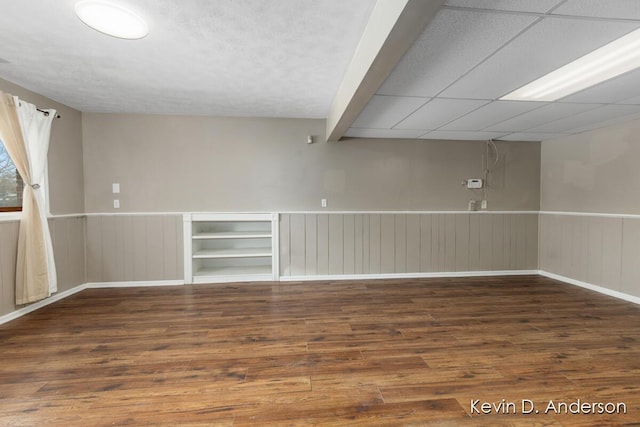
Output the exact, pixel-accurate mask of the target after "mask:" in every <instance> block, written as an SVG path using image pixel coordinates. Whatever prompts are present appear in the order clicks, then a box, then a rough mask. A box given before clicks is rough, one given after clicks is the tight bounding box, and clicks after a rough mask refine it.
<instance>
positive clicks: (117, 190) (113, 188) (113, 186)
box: [111, 182, 120, 194]
mask: <svg viewBox="0 0 640 427" xmlns="http://www.w3.org/2000/svg"><path fill="white" fill-rule="evenodd" d="M111 192H112V193H113V194H118V193H120V184H119V183H117V182H114V183H113V184H111Z"/></svg>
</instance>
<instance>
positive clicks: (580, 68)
mask: <svg viewBox="0 0 640 427" xmlns="http://www.w3.org/2000/svg"><path fill="white" fill-rule="evenodd" d="M638 67H640V29H639V30H635V31H633V32H631V33H629V34H627V35H626V36H623V37H621V38H619V39H617V40H614V41H612V42H611V43H609V44H606V45H604V46H602V47H601V48H599V49H596V50H594V51H593V52H591V53H588V54H586V55H585V56H583V57H581V58H578V59H576V60H575V61H573V62H570V63H568V64H567V65H565V66H563V67H560V68H558V69H557V70H555V71H552V72H550V73H549V74H547V75H545V76H543V77H540V78H539V79H538V80H534V81H532V82H531V83H529V84H527V85H525V86H523V87H521V88H520V89H517V90H515V91H513V92H511V93H509V94H507V95H505V96H503V97H502V98H500V99H503V100H513V101H555V100H556V99H560V98H564V97H565V96H567V95H570V94H572V93H575V92H578V91H580V90H582V89H585V88H588V87H589V86H593V85H595V84H597V83H600V82H603V81H605V80H608V79H611V78H613V77H616V76H619V75H620V74H623V73H626V72H627V71H631V70H633V69H635V68H638Z"/></svg>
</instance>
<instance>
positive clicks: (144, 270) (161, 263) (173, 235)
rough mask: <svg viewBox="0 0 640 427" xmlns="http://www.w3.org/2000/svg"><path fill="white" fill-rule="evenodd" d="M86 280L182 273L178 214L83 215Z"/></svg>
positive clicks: (147, 278)
mask: <svg viewBox="0 0 640 427" xmlns="http://www.w3.org/2000/svg"><path fill="white" fill-rule="evenodd" d="M86 242H87V252H86V253H87V276H88V278H87V281H88V282H130V281H153V280H179V279H181V278H182V277H183V243H182V217H181V216H179V215H114V216H111V215H101V216H89V217H87V239H86Z"/></svg>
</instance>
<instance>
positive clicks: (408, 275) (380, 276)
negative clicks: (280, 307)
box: [280, 270, 538, 282]
mask: <svg viewBox="0 0 640 427" xmlns="http://www.w3.org/2000/svg"><path fill="white" fill-rule="evenodd" d="M532 274H533V275H536V274H538V270H500V271H446V272H438V273H384V274H336V275H330V274H327V275H313V276H280V281H282V282H307V281H314V280H317V281H327V280H375V279H429V278H444V277H487V276H528V275H532Z"/></svg>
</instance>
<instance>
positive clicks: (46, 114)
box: [36, 108, 61, 119]
mask: <svg viewBox="0 0 640 427" xmlns="http://www.w3.org/2000/svg"><path fill="white" fill-rule="evenodd" d="M36 110H38V111H40V112H41V113H42V114H44V115H45V116H47V117H49V112H48V111H45V110H41V109H40V108H36ZM59 118H61V117H60V114H56V119H59Z"/></svg>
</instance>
